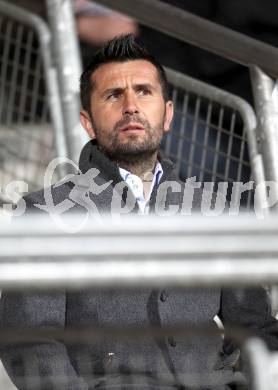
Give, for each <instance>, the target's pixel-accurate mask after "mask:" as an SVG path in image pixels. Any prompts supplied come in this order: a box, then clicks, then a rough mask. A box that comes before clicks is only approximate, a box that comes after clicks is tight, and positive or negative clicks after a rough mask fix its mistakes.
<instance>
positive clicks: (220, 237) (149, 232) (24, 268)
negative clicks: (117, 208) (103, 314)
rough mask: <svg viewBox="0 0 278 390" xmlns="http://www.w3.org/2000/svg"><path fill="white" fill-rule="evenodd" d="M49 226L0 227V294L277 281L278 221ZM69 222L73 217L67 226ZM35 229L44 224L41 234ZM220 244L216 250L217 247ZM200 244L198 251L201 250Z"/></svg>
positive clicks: (48, 223) (34, 220)
mask: <svg viewBox="0 0 278 390" xmlns="http://www.w3.org/2000/svg"><path fill="white" fill-rule="evenodd" d="M188 218H189V217H187V218H148V221H146V218H142V217H139V218H131V219H130V220H129V219H127V220H125V223H122V224H119V223H118V222H117V223H115V221H114V222H113V220H111V219H107V220H103V222H102V223H101V224H98V223H95V222H94V221H93V220H90V221H89V222H88V224H87V225H86V226H85V227H84V228H83V229H82V231H80V232H78V233H76V234H74V235H73V234H69V233H66V232H64V231H63V230H61V229H60V228H59V227H58V226H53V222H52V221H51V220H47V219H45V218H41V217H40V218H39V219H37V218H30V219H28V218H23V220H20V221H18V223H15V224H8V223H6V224H5V223H3V224H2V225H1V228H0V246H1V253H0V288H16V289H17V288H18V289H22V288H23V289H28V288H31V287H32V288H33V287H39V288H68V289H76V288H94V287H96V288H100V287H120V288H122V287H126V288H135V287H161V286H165V287H189V286H190V287H192V286H203V287H213V286H234V285H258V284H262V283H268V284H271V283H277V282H278V242H277V233H278V223H277V221H276V220H274V219H267V220H265V221H257V222H256V223H254V218H239V217H237V218H231V217H229V218H228V217H227V218H224V217H223V218H217V219H211V218H200V217H199V218H197V217H191V218H190V220H189V219H188ZM73 223H74V218H72V219H71V224H73ZM37 226H42V229H41V231H39V230H38V228H37ZM216 242H217V245H216V244H215V243H216ZM200 243H201V245H200Z"/></svg>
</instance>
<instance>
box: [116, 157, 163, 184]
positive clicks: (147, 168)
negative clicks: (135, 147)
mask: <svg viewBox="0 0 278 390" xmlns="http://www.w3.org/2000/svg"><path fill="white" fill-rule="evenodd" d="M130 157H131V156H129V158H127V159H125V158H124V159H123V158H122V159H117V163H118V165H119V166H120V167H121V168H124V169H126V170H127V171H129V172H131V173H132V174H133V175H136V176H139V177H140V179H141V180H143V181H144V180H145V178H146V176H148V175H147V174H148V173H149V172H151V173H152V172H153V170H154V168H155V165H156V162H157V152H155V153H153V154H152V155H150V156H146V155H144V156H140V157H139V156H132V158H130Z"/></svg>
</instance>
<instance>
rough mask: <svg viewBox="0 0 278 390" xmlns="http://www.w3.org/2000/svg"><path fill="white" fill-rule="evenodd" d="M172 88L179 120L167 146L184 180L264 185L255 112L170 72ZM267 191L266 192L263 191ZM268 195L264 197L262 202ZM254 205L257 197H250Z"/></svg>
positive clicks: (248, 203)
mask: <svg viewBox="0 0 278 390" xmlns="http://www.w3.org/2000/svg"><path fill="white" fill-rule="evenodd" d="M166 73H167V77H168V80H169V83H170V86H171V87H172V96H171V98H172V100H173V102H174V107H175V116H174V121H173V126H172V131H171V132H170V133H168V134H167V136H166V137H165V141H164V143H163V145H162V147H163V149H164V151H165V154H166V156H169V157H170V158H171V159H172V160H173V161H175V162H176V164H177V170H178V172H179V175H180V177H181V178H182V179H184V180H186V179H187V178H188V177H192V176H196V177H197V180H198V181H200V182H206V181H207V182H213V183H218V182H227V183H229V185H230V186H232V184H233V183H234V182H244V183H245V182H248V181H249V180H252V179H253V180H254V182H255V183H256V184H257V185H258V184H263V183H264V181H265V173H264V166H263V161H262V156H261V154H260V153H259V148H258V143H257V121H256V116H255V114H254V111H253V109H252V107H251V106H250V105H249V104H248V103H247V102H246V101H244V100H243V99H241V98H239V97H238V96H235V95H232V94H230V93H227V92H225V91H223V90H220V89H218V88H215V87H212V86H211V85H208V84H206V83H203V82H201V81H198V80H195V79H192V78H191V77H188V76H186V75H183V74H181V73H178V72H176V71H173V70H171V69H166ZM262 188H263V187H262ZM265 199H266V194H265V192H264V191H262V193H261V202H265ZM243 203H245V206H247V207H248V208H250V206H251V204H252V191H249V192H248V193H247V194H245V201H244V202H243Z"/></svg>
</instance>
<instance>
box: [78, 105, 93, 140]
mask: <svg viewBox="0 0 278 390" xmlns="http://www.w3.org/2000/svg"><path fill="white" fill-rule="evenodd" d="M80 122H81V124H82V126H83V127H84V129H85V130H86V131H87V133H88V135H89V137H90V138H96V135H95V132H94V129H93V124H92V121H91V118H90V115H89V114H88V112H87V111H85V110H81V111H80Z"/></svg>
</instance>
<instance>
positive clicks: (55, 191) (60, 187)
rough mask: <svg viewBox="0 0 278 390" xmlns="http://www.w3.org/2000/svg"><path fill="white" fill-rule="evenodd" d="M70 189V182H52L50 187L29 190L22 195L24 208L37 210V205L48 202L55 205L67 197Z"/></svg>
mask: <svg viewBox="0 0 278 390" xmlns="http://www.w3.org/2000/svg"><path fill="white" fill-rule="evenodd" d="M71 189H72V185H71V184H70V183H63V184H59V182H58V183H56V184H53V185H52V186H51V187H47V188H42V189H40V190H38V191H35V192H31V193H30V194H27V195H25V196H24V197H23V199H24V201H25V203H26V209H27V211H28V209H32V210H35V209H37V210H39V209H40V208H39V207H37V206H44V205H47V204H49V203H51V204H53V205H57V204H59V203H61V202H62V201H63V200H65V199H67V198H68V196H69V193H70V191H71Z"/></svg>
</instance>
